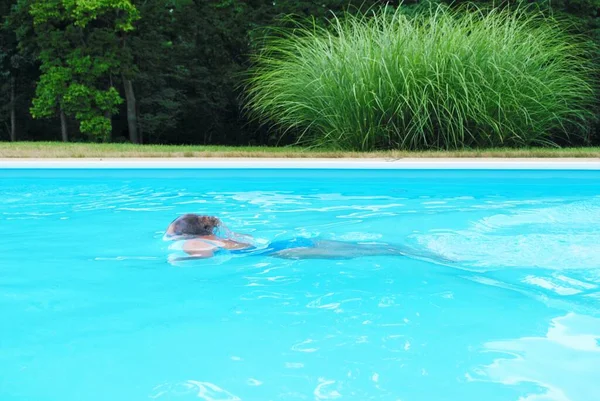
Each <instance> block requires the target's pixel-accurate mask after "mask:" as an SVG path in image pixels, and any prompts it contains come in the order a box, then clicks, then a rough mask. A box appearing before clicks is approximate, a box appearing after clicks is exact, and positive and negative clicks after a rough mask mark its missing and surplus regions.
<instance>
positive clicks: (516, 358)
mask: <svg viewBox="0 0 600 401" xmlns="http://www.w3.org/2000/svg"><path fill="white" fill-rule="evenodd" d="M0 189H1V190H0V319H1V320H0V321H1V323H0V400H2V401H17V400H18V401H46V400H52V401H141V400H159V401H166V400H169V401H170V400H176V401H188V400H206V401H235V400H244V401H275V400H281V401H292V400H344V401H346V400H348V401H368V400H382V401H597V400H598V397H600V380H599V378H600V376H599V373H598V371H599V370H600V290H599V286H600V252H599V251H600V225H599V222H600V172H594V171H587V172H586V171H571V172H568V171H563V172H560V171H529V172H527V171H366V170H365V171H359V170H357V171H351V170H305V171H301V170H253V171H248V170H247V171H243V170H45V171H40V170H0ZM185 212H199V213H210V214H215V215H218V216H220V217H221V218H222V219H223V220H224V221H225V222H226V223H227V225H228V226H229V227H230V228H231V229H233V230H235V231H240V232H244V233H249V234H252V235H253V236H255V237H257V238H262V239H265V240H277V239H285V238H291V237H294V236H308V237H315V236H318V237H321V238H329V239H336V240H345V241H379V242H390V243H395V244H399V245H402V246H407V247H411V248H413V249H415V250H418V251H426V252H432V253H434V254H437V255H440V257H444V258H448V259H452V260H453V261H454V263H452V264H445V263H436V261H435V260H433V261H428V260H420V259H412V258H406V257H387V256H386V257H365V258H362V259H355V260H304V261H303V260H282V259H275V258H271V257H242V256H232V255H219V256H218V257H215V258H214V259H210V260H203V261H193V262H185V263H179V264H177V263H170V262H169V254H170V250H169V249H168V246H169V243H167V242H165V241H163V240H162V236H163V234H164V229H165V228H166V226H167V225H168V223H169V222H170V221H171V220H172V219H173V218H175V217H176V216H177V215H179V214H181V213H185Z"/></svg>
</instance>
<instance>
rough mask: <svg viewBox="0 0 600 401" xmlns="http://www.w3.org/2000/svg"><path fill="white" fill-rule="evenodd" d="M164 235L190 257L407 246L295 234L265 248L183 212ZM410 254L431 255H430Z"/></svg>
mask: <svg viewBox="0 0 600 401" xmlns="http://www.w3.org/2000/svg"><path fill="white" fill-rule="evenodd" d="M165 239H169V240H180V241H183V244H182V246H181V250H182V251H184V252H185V253H186V254H188V255H190V256H189V258H210V257H212V256H214V255H215V254H216V253H218V252H230V253H236V254H249V255H268V256H274V257H279V258H286V259H352V258H357V257H363V256H385V255H388V256H389V255H394V256H404V255H407V250H405V249H400V248H398V247H396V246H390V245H388V244H364V243H353V242H342V241H331V240H322V239H311V238H302V237H296V238H292V239H289V240H283V241H274V242H271V243H270V244H268V245H267V246H266V247H264V248H257V247H256V246H254V245H253V244H252V242H253V239H252V237H250V236H248V235H243V234H237V233H234V232H232V231H230V230H229V229H228V228H227V227H226V226H225V225H224V224H223V223H222V222H221V220H220V219H218V218H217V217H214V216H206V215H198V214H191V213H190V214H184V215H182V216H180V217H178V218H177V219H175V220H174V221H173V222H172V223H171V224H170V225H169V227H168V228H167V232H166V233H165ZM408 253H410V255H411V256H416V257H425V258H430V257H431V255H418V254H416V253H415V252H414V251H410V252H408Z"/></svg>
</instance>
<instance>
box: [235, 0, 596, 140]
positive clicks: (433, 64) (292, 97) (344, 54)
mask: <svg viewBox="0 0 600 401" xmlns="http://www.w3.org/2000/svg"><path fill="white" fill-rule="evenodd" d="M386 10H387V9H382V10H380V11H376V12H370V13H367V14H358V15H350V14H348V15H345V16H344V17H343V18H339V19H338V18H333V19H331V20H330V25H329V26H328V27H325V28H323V27H319V26H317V25H315V24H310V25H298V26H295V27H294V28H291V29H282V30H277V31H274V33H273V34H272V35H270V36H268V37H267V38H266V39H265V42H264V43H265V44H264V46H263V47H262V48H261V49H260V50H259V51H258V52H257V53H256V54H255V55H254V58H253V67H252V68H251V70H250V72H249V76H248V78H247V80H246V84H247V86H246V90H247V91H246V106H247V109H248V111H249V112H250V114H251V115H253V116H255V117H257V118H258V119H260V120H262V121H263V122H265V123H269V124H274V125H275V126H277V127H279V128H280V129H281V130H282V131H283V132H294V133H295V134H296V135H298V136H299V138H300V140H301V141H302V142H304V143H306V144H311V145H321V146H328V147H337V148H341V149H351V150H373V149H383V148H405V149H424V148H443V149H455V148H463V147H492V146H493V147H498V146H524V145H536V144H549V143H552V142H553V141H554V140H555V139H556V138H559V137H562V136H564V135H578V134H585V133H586V130H587V129H588V123H589V122H590V120H591V119H592V118H593V116H594V113H593V109H594V101H595V83H594V78H593V77H594V70H593V68H592V66H591V64H590V62H589V57H588V53H589V49H588V47H587V45H586V44H585V42H584V41H582V40H580V39H579V38H576V37H574V36H572V35H570V34H569V33H568V32H566V30H565V29H563V27H562V25H561V23H559V22H557V21H556V20H554V19H551V18H548V17H545V16H543V15H541V14H539V13H530V12H525V11H522V10H517V11H510V10H498V9H495V10H491V11H486V12H484V11H482V10H480V9H474V8H469V9H466V8H463V9H460V10H450V9H448V8H446V7H441V6H440V7H437V8H433V9H431V10H429V11H426V12H424V13H420V14H419V15H417V16H412V17H411V16H408V15H405V14H403V13H402V12H401V11H399V10H396V11H393V12H390V11H386Z"/></svg>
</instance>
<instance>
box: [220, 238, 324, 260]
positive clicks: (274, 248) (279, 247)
mask: <svg viewBox="0 0 600 401" xmlns="http://www.w3.org/2000/svg"><path fill="white" fill-rule="evenodd" d="M314 246H315V241H314V240H312V239H310V238H303V237H296V238H292V239H287V240H280V241H274V242H271V243H269V245H267V246H266V247H265V248H256V247H255V246H251V247H249V248H244V249H231V250H229V249H223V248H219V249H218V250H217V251H216V252H227V253H231V254H236V255H237V254H250V255H254V256H257V255H262V256H264V255H272V254H274V253H277V252H279V251H283V250H285V249H291V248H312V247H314Z"/></svg>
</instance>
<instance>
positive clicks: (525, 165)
mask: <svg viewBox="0 0 600 401" xmlns="http://www.w3.org/2000/svg"><path fill="white" fill-rule="evenodd" d="M0 169H386V170H389V169H393V170H403V169H406V170H411V169H412V170H414V169H417V170H421V169H425V170H431V169H434V170H435V169H460V170H482V169H483V170H507V169H508V170H600V159H595V158H585V159H574V158H569V159H565V158H556V159H555V158H552V159H548V158H544V159H529V158H528V159H508V158H507V159H499V158H495V159H480V158H470V159H466V158H459V159H421V158H419V159H277V158H273V159H269V158H210V159H196V158H194V159H190V158H169V159H162V158H161V159H155V158H94V159H87V158H86V159H67V158H65V159H0Z"/></svg>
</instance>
